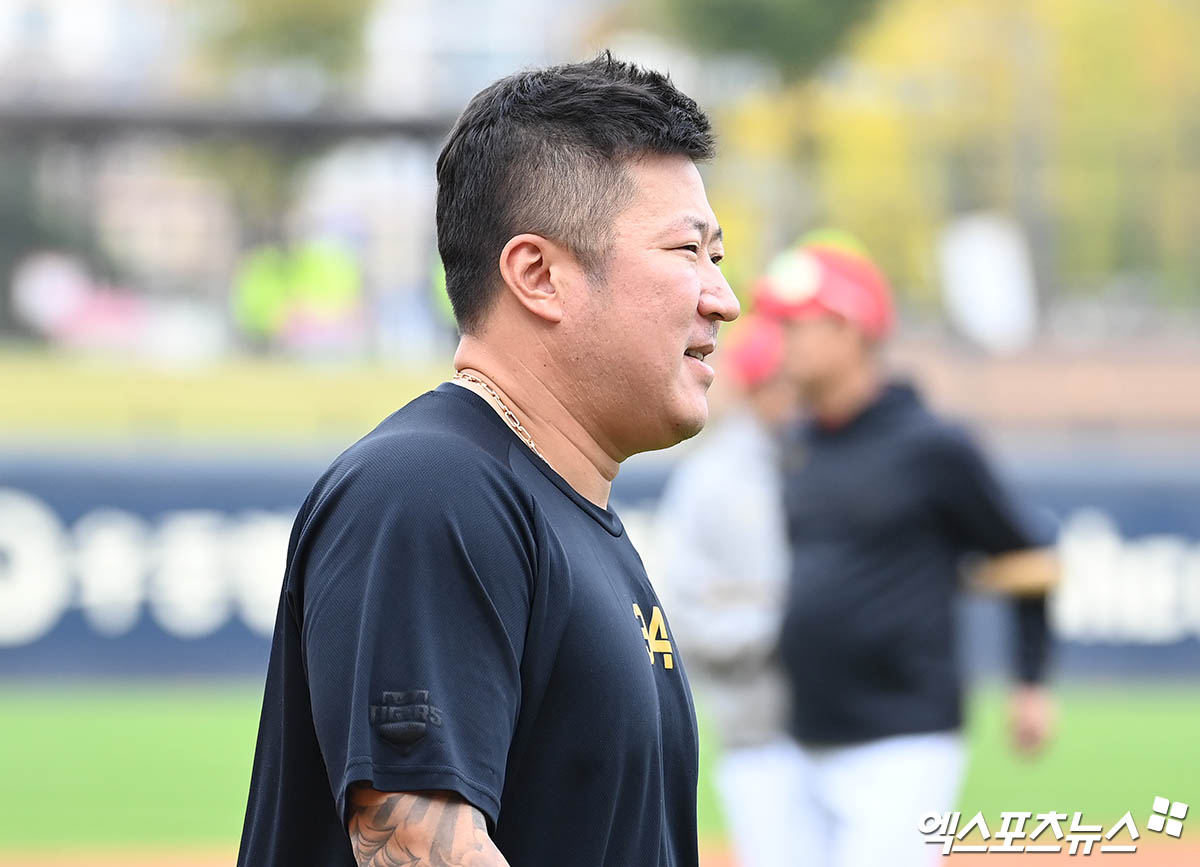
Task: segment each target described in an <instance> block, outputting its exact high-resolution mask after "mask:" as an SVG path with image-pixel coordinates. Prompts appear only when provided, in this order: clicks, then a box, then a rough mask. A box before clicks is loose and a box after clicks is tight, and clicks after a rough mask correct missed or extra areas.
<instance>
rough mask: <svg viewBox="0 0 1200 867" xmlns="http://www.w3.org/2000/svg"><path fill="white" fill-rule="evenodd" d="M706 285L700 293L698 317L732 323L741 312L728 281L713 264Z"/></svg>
mask: <svg viewBox="0 0 1200 867" xmlns="http://www.w3.org/2000/svg"><path fill="white" fill-rule="evenodd" d="M711 269H712V274H711V275H709V279H708V282H707V284H706V285H705V287H704V289H703V291H701V293H700V315H701V316H703V317H704V318H705V319H719V320H720V321H722V322H732V321H733V320H735V319H737V318H738V314H740V313H741V312H742V307H741V304H739V303H738V300H737V296H736V295H734V294H733V290H732V289H731V288H730V287H729V281H728V280H726V279H725V275H724V274H723V273H721V269H720V268H718V267H717V266H716V265H715V264H714V265H712V266H711Z"/></svg>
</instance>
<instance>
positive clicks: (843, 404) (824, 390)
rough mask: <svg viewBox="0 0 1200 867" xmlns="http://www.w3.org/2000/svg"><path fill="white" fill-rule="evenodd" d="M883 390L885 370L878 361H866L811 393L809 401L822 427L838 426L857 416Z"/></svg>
mask: <svg viewBox="0 0 1200 867" xmlns="http://www.w3.org/2000/svg"><path fill="white" fill-rule="evenodd" d="M882 390H883V373H882V371H881V370H880V369H879V367H878V366H877V365H875V364H863V365H861V366H858V367H854V368H851V369H850V370H847V371H846V373H845V374H844V375H843V376H841V377H838V378H836V379H832V380H830V381H829V382H827V383H824V384H823V386H822V387H821V388H819V389H817V390H816V391H815V392H814V393H813V394H812V395H810V398H809V405H810V407H811V409H812V412H813V415H814V416H816V418H817V421H818V422H819V423H820V425H821V426H822V427H826V428H839V427H842V426H844V425H846V424H848V423H849V422H851V421H853V420H854V419H855V418H857V417H858V415H859V414H860V413H861V412H862V411H863V410H864V409H866V408H867V407H868V406H870V405H871V404H872V403H873V402H874V401H875V399H876V398H877V397H878V396H879V392H880V391H882Z"/></svg>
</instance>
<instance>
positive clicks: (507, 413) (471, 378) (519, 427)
mask: <svg viewBox="0 0 1200 867" xmlns="http://www.w3.org/2000/svg"><path fill="white" fill-rule="evenodd" d="M454 378H455V379H461V380H463V381H465V382H473V383H475V384H476V385H478V386H479V387H480V388H482V389H483V390H484V391H486V392H487V393H488V394H489V395H491V398H492V400H494V401H496V406H498V407H500V412H501V413H503V415H504V420H505V421H506V422H508V426H509V427H510V428H512V429H513V433H515V434H516V435H517V436H519V437H520V438H521V442H523V443H525V445H527V446H529V448H531V449H532V450H533V453H534V454H535V455H537V456H538V457H539V458H541V459H542V460H543V461H546V456H545V455H544V454H542V452H541V450H540V449H539V448H538V447H537V443H535V442H534V441H533V437H532V436H531V435H530V434H529V431H527V430H525V425H523V424H521V420H520V419H519V418H517V415H516V413H514V412H513V411H512V410H511V409H509V408H508V404H506V403H505V402H504V400H503V399H502V398H501V397H500V395H499V394H497V393H496V389H494V388H492V387H491V385H489V384H488V383H486V382H484V381H483V380H482V379H480V378H479V377H478V376H475V375H474V374H472V373H467V372H466V371H463V370H459V371H456V372H455V374H454ZM546 463H550V462H549V461H546Z"/></svg>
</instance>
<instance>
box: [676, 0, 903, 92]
mask: <svg viewBox="0 0 1200 867" xmlns="http://www.w3.org/2000/svg"><path fill="white" fill-rule="evenodd" d="M879 2H880V0H665V5H666V9H667V11H668V12H669V13H670V14H671V18H672V21H674V22H675V23H676V24H677V26H678V27H679V28H680V30H681V31H682V32H683V34H684V35H685V36H686V37H687V38H688V39H689V41H691V42H692V43H693V44H694V45H695V46H696V47H697V48H700V49H702V50H705V51H712V52H745V53H748V54H753V55H756V56H758V57H761V58H763V59H765V60H769V61H770V62H771V63H773V64H775V65H776V66H777V67H778V68H779V69H780V70H781V71H782V72H784V74H785V75H787V76H788V77H790V78H798V77H803V76H806V75H809V74H811V73H812V72H813V71H814V70H815V69H816V68H817V67H818V66H820V64H821V63H822V62H824V61H825V60H827V59H828V58H829V57H830V55H832V54H834V53H835V52H836V51H837V50H838V49H839V48H840V47H841V45H842V43H843V41H844V39H845V37H846V36H847V35H848V34H849V33H850V31H851V30H852V29H853V28H854V27H855V26H856V25H858V24H860V23H861V22H863V21H865V20H866V19H867V18H869V17H870V15H871V12H872V11H873V10H874V8H875V7H876V6H877V5H879Z"/></svg>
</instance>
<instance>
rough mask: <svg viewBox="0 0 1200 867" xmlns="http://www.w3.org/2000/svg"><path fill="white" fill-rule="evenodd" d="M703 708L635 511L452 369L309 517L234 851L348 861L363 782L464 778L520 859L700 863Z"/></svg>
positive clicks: (413, 786) (350, 463)
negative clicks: (350, 828)
mask: <svg viewBox="0 0 1200 867" xmlns="http://www.w3.org/2000/svg"><path fill="white" fill-rule="evenodd" d="M696 774H697V739H696V727H695V715H694V711H693V707H692V701H691V695H690V692H689V689H688V685H687V680H686V677H685V674H684V670H683V666H682V663H681V661H680V659H679V657H678V656H677V655H676V654H675V652H674V646H673V644H672V641H671V638H670V627H669V624H668V622H667V620H666V617H665V615H664V613H663V611H662V607H661V604H660V603H659V600H658V598H657V597H656V595H655V593H654V590H653V589H652V588H651V586H650V583H649V582H648V580H647V578H646V572H645V569H644V567H643V566H642V562H641V559H640V558H639V557H638V555H637V552H636V551H635V550H634V548H633V546H632V545H631V544H630V541H629V539H628V537H627V536H626V534H625V531H624V528H623V527H622V525H621V522H620V520H619V519H618V517H617V516H616V514H615V513H613V512H612V511H610V510H606V509H602V508H599V507H597V506H596V505H594V504H592V503H590V502H588V501H587V500H586V499H584V498H583V497H581V496H580V495H579V494H578V493H577V492H575V491H574V490H573V489H572V488H571V487H570V485H568V484H567V482H566V481H565V480H564V479H562V478H561V477H560V476H559V475H558V474H557V473H555V472H554V471H553V470H552V469H551V468H550V467H549V466H548V465H546V464H545V463H544V462H543V461H541V460H540V459H539V458H538V457H537V456H535V455H534V454H533V453H532V452H531V451H530V450H529V449H528V448H527V447H526V446H525V445H524V444H523V443H521V441H520V440H519V439H518V438H517V437H516V436H515V435H514V434H513V433H512V431H510V430H509V429H508V427H507V426H506V425H505V424H504V422H503V420H502V419H500V417H499V416H498V415H496V413H495V412H494V411H493V410H492V409H491V408H490V406H489V405H488V404H487V403H486V402H485V401H484V400H483V399H482V398H480V397H479V396H477V395H476V394H474V393H472V392H470V391H467V390H466V389H463V388H460V387H459V386H456V385H452V384H444V385H442V386H440V387H439V388H438V389H436V390H435V391H433V392H430V393H428V394H425V395H423V396H422V397H420V398H417V399H416V400H414V401H413V402H412V403H410V404H408V405H407V406H405V407H404V408H403V409H401V410H399V411H398V412H396V413H395V414H393V415H392V416H390V417H389V418H388V419H387V420H385V421H384V422H383V423H382V424H381V425H380V426H379V427H378V428H377V429H376V430H375V431H373V432H372V433H371V434H369V435H368V436H366V437H365V438H364V439H362V440H360V441H359V442H358V443H356V444H355V445H354V446H352V447H351V448H350V449H348V450H347V451H346V452H345V453H344V454H343V455H342V456H341V457H339V458H338V459H337V460H336V461H335V462H334V464H333V465H332V466H331V467H330V469H329V470H328V471H327V472H326V473H325V475H324V476H323V477H322V478H321V479H320V480H319V481H318V482H317V484H316V486H315V487H314V489H313V490H312V492H311V493H310V495H309V497H308V499H307V500H306V501H305V503H304V505H303V507H302V508H301V510H300V513H299V516H298V517H297V519H296V524H295V527H294V529H293V532H292V538H291V544H290V547H289V552H288V565H287V572H286V577H285V581H284V587H283V593H282V595H281V598H280V603H279V613H278V617H277V622H276V627H275V636H274V642H273V645H272V651H271V661H270V666H269V670H268V674H267V684H266V694H265V698H264V702H263V710H262V719H261V724H260V728H259V734H258V744H257V749H256V752H255V759H254V770H253V776H252V779H251V785H250V799H249V804H248V807H247V811H246V822H245V828H244V830H243V835H242V844H241V851H240V854H239V858H238V863H239V865H247V867H249V865H253V867H273V865H285V864H286V865H294V864H321V865H353V864H354V859H353V856H352V854H351V849H350V845H349V840H348V837H347V834H346V830H345V819H346V794H347V790H348V787H349V786H350V785H351V784H353V783H355V782H356V781H365V782H367V783H369V784H370V785H371V786H372V787H373V788H375V789H377V790H379V791H422V790H449V791H452V792H457V793H458V794H459V795H461V796H462V797H463V798H465V799H466V800H467V801H469V802H470V803H471V804H473V805H474V806H476V807H478V808H479V809H480V810H481V811H482V812H483V813H484V814H485V815H486V817H487V819H488V823H489V830H490V831H491V833H492V836H493V839H494V840H495V842H496V844H497V846H498V848H499V849H500V851H501V852H502V853H503V854H504V855H505V857H506V858H507V859H508V861H509V863H511V864H513V865H522V867H536V865H561V864H571V865H580V867H585V865H612V867H629V865H633V864H637V865H658V867H668V865H671V867H674V865H695V864H696V863H697V852H696Z"/></svg>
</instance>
